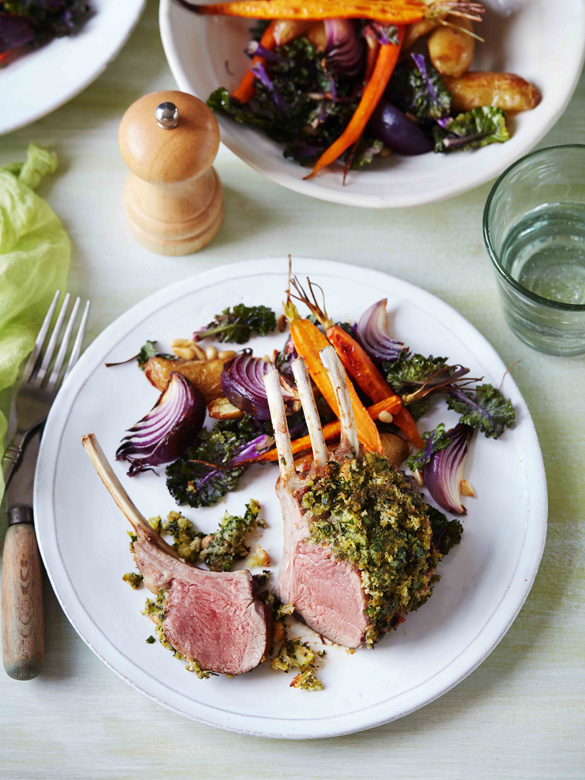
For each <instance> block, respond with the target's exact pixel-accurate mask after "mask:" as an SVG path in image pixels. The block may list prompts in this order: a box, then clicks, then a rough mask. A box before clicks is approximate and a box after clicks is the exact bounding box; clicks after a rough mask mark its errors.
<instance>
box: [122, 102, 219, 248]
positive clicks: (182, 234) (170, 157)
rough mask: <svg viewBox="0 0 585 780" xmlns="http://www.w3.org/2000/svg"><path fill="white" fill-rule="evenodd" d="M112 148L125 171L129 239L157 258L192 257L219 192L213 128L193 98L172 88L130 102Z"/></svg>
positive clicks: (210, 223) (209, 231) (213, 230)
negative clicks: (116, 143)
mask: <svg viewBox="0 0 585 780" xmlns="http://www.w3.org/2000/svg"><path fill="white" fill-rule="evenodd" d="M118 143H119V146H120V152H121V154H122V157H123V159H124V162H125V163H126V165H127V166H128V168H129V169H130V173H129V174H128V178H127V179H126V186H125V189H124V200H125V204H126V216H127V218H128V223H129V225H130V230H131V231H132V234H133V236H134V237H135V238H136V240H137V241H139V242H140V243H141V244H142V245H143V246H145V247H146V248H147V249H150V250H151V251H153V252H157V253H158V254H161V255H188V254H192V253H193V252H198V251H199V250H200V249H202V248H203V247H204V246H206V245H207V244H208V243H209V242H210V241H211V240H212V239H213V238H215V236H216V234H217V232H218V230H219V228H220V225H221V221H222V217H223V193H222V189H221V182H220V180H219V177H218V175H217V173H216V172H215V170H214V168H213V167H212V164H213V161H214V160H215V157H216V155H217V150H218V148H219V128H218V126H217V121H216V119H215V117H214V116H213V114H212V112H211V111H210V109H209V108H208V107H207V106H206V105H205V103H203V102H202V101H201V100H199V99H198V98H196V97H194V96H193V95H187V94H186V93H184V92H178V91H175V90H170V91H165V92H153V93H152V94H150V95H145V96H144V97H142V98H140V99H139V100H137V101H136V102H135V103H133V104H132V105H131V106H130V108H129V109H128V110H127V111H126V113H125V114H124V116H123V118H122V122H121V123H120V129H119V132H118Z"/></svg>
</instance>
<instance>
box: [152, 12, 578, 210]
mask: <svg viewBox="0 0 585 780" xmlns="http://www.w3.org/2000/svg"><path fill="white" fill-rule="evenodd" d="M484 5H485V6H486V14H485V21H484V22H483V24H482V25H481V29H480V32H481V34H482V36H483V37H484V38H485V43H483V44H478V45H477V46H476V56H475V61H474V63H473V70H493V71H507V72H512V73H517V74H518V75H520V76H523V77H524V78H526V79H528V80H529V81H531V82H533V83H534V84H536V86H537V87H538V88H539V89H540V90H541V92H542V102H541V103H540V105H539V106H537V108H535V109H534V110H532V111H527V112H524V113H522V114H519V115H517V117H515V118H513V119H510V121H509V125H510V130H511V131H512V138H511V140H510V141H508V142H507V143H505V144H493V145H492V146H489V147H486V148H484V149H478V150H474V151H471V152H458V153H453V154H450V155H443V154H433V153H429V154H425V155H421V156H418V157H400V156H397V155H392V156H391V157H390V158H387V159H385V160H377V161H375V162H374V163H373V164H372V165H371V166H368V167H367V168H366V169H364V170H361V171H355V172H350V174H349V175H348V177H347V182H346V186H343V185H342V175H341V170H342V169H341V166H340V165H339V164H338V165H335V166H332V167H331V169H330V170H328V171H325V172H324V173H322V174H320V175H319V176H317V177H316V178H315V179H312V180H310V181H304V180H303V176H305V175H306V174H307V169H306V168H303V167H301V166H300V165H298V164H297V163H295V162H292V161H290V160H286V159H285V158H284V157H283V155H282V147H281V146H279V145H278V144H277V143H275V142H274V141H271V140H270V139H269V138H267V137H266V136H265V135H264V134H263V133H262V132H260V131H258V130H254V129H252V128H249V127H245V126H243V125H240V124H236V123H235V122H234V121H233V120H231V119H230V118H228V117H226V116H223V115H221V114H219V113H218V114H217V119H218V121H219V125H220V129H221V139H222V141H223V142H224V143H225V144H226V146H227V147H228V148H229V149H231V150H232V151H233V152H235V154H237V155H238V157H240V158H241V159H242V160H244V162H246V163H248V165H251V166H252V168H255V169H256V170H257V171H259V172H260V173H262V174H263V175H264V176H266V177H267V178H269V179H271V180H272V181H275V182H277V183H278V184H282V185H283V186H284V187H288V188H289V189H291V190H295V191H296V192H301V193H304V194H305V195H311V196H312V197H314V198H320V199H322V200H328V201H331V202H333V203H344V204H346V205H350V206H361V207H365V208H396V207H404V206H415V205H419V204H423V203H432V202H436V201H440V200H443V199H445V198H450V197H452V196H454V195H459V194H461V193H462V192H467V191H468V190H471V189H473V188H474V187H477V186H479V185H480V184H484V183H485V182H487V181H489V180H490V179H493V178H494V177H495V176H497V175H499V174H500V173H502V171H504V170H505V169H506V168H507V167H508V166H509V165H510V164H511V163H512V162H514V161H515V160H517V159H518V158H519V157H521V156H522V155H524V154H526V153H527V152H528V151H529V150H530V149H532V147H534V146H535V145H536V144H537V143H538V141H540V139H541V138H542V137H543V136H544V135H545V133H546V132H547V131H548V130H549V129H550V128H551V127H552V125H553V124H554V123H555V122H556V121H557V119H558V118H559V117H560V115H561V114H562V113H563V111H564V109H565V108H566V106H567V103H568V102H569V100H570V98H571V95H572V94H573V91H574V89H575V86H576V84H577V80H578V78H579V75H580V73H581V69H582V66H583V59H584V54H585V3H583V0H562V2H551V0H486V2H484ZM252 24H253V20H248V19H234V18H229V17H219V16H218V17H212V16H198V15H196V14H194V13H192V12H190V11H189V10H187V9H185V8H183V7H182V6H180V5H179V4H178V3H176V2H175V0H161V4H160V28H161V36H162V42H163V46H164V50H165V53H166V56H167V59H168V61H169V65H170V68H171V70H172V72H173V75H174V77H175V80H176V81H177V84H178V85H179V88H180V89H181V90H183V91H184V92H190V93H192V94H194V95H197V96H198V97H200V98H201V99H202V100H206V99H207V98H208V97H209V95H210V94H211V93H212V92H213V91H214V90H215V89H216V88H217V87H219V86H225V87H227V88H228V89H230V90H232V89H233V88H234V87H235V86H236V85H237V84H238V83H239V80H240V78H241V77H242V75H243V74H244V72H245V70H246V68H247V67H248V65H249V62H250V61H249V59H248V58H247V57H246V55H245V54H244V51H243V50H244V48H245V46H246V45H247V44H248V42H249V40H250V35H249V28H250V27H251V26H252Z"/></svg>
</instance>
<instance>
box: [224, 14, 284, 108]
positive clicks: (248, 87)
mask: <svg viewBox="0 0 585 780" xmlns="http://www.w3.org/2000/svg"><path fill="white" fill-rule="evenodd" d="M275 27H276V22H271V23H270V24H269V25H268V27H267V28H266V29H265V30H264V33H263V34H262V37H261V38H260V46H262V48H264V49H267V50H269V51H270V49H274V47H275V45H276V39H275V37H274V28H275ZM265 63H266V60H265V59H264V57H260V56H257V57H252V64H251V66H250V67H249V68H248V70H247V71H246V73H245V75H244V78H243V79H242V80H241V81H240V84H239V86H238V88H237V89H236V90H235V91H234V92H232V97H233V98H234V99H235V100H239V102H240V103H249V102H250V100H252V98H253V97H254V93H255V91H256V90H255V89H254V73H253V72H252V68H253V67H254V65H264V64H265Z"/></svg>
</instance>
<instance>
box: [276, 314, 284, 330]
mask: <svg viewBox="0 0 585 780" xmlns="http://www.w3.org/2000/svg"><path fill="white" fill-rule="evenodd" d="M276 325H277V327H278V330H279V332H280V333H284V331H285V330H286V317H285V316H284V314H281V315H280V317H279V318H278V320H277V321H276Z"/></svg>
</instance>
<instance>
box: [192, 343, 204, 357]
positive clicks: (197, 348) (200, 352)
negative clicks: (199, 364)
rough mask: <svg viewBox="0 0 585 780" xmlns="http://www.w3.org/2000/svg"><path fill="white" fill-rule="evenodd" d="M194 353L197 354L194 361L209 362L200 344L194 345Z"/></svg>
mask: <svg viewBox="0 0 585 780" xmlns="http://www.w3.org/2000/svg"><path fill="white" fill-rule="evenodd" d="M193 351H194V352H195V356H194V358H193V359H194V360H207V357H206V355H205V352H204V351H203V350H202V349H201V347H200V346H199V344H193Z"/></svg>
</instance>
